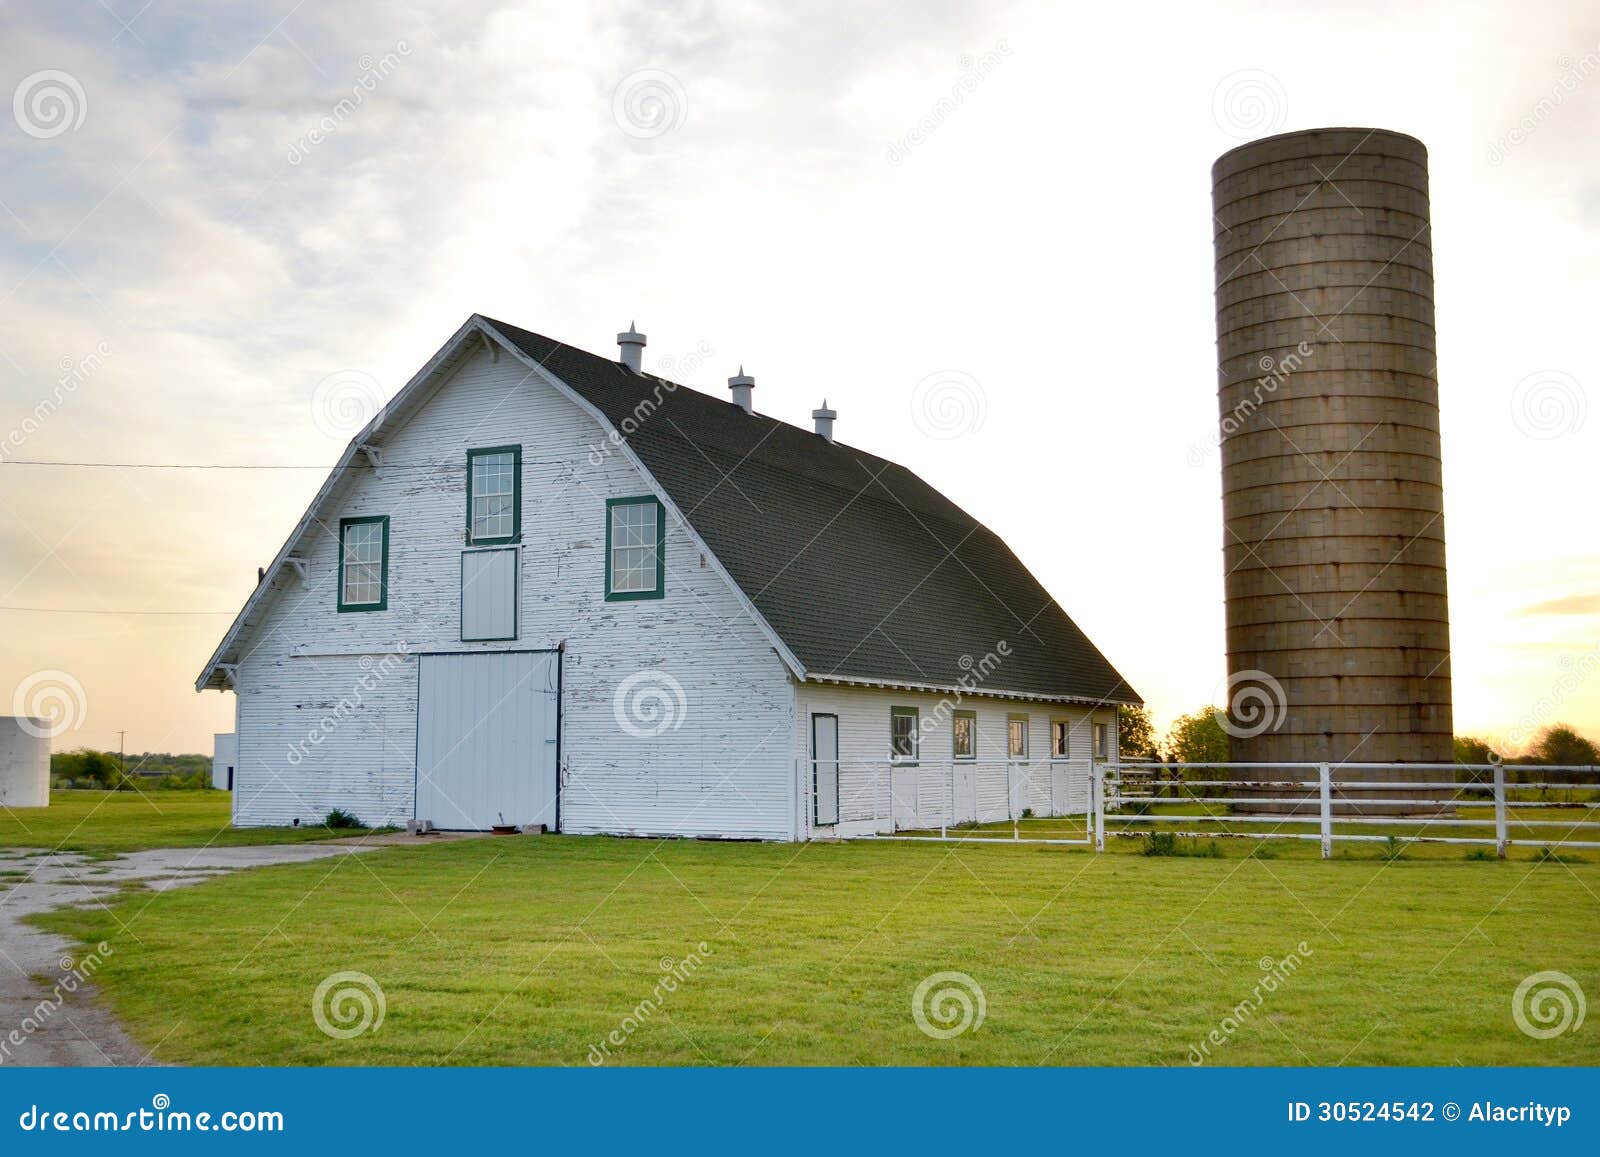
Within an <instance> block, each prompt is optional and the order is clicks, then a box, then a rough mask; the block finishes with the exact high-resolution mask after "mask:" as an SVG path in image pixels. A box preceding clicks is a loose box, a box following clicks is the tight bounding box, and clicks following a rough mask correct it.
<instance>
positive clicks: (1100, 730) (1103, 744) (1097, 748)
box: [1094, 723, 1111, 759]
mask: <svg viewBox="0 0 1600 1157" xmlns="http://www.w3.org/2000/svg"><path fill="white" fill-rule="evenodd" d="M1110 731H1111V729H1110V728H1109V727H1107V726H1106V725H1105V724H1104V723H1096V724H1095V725H1094V757H1095V758H1096V759H1110V758H1111V745H1110V744H1109V743H1108V742H1107V740H1108V738H1109V736H1110Z"/></svg>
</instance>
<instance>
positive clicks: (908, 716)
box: [889, 707, 1110, 763]
mask: <svg viewBox="0 0 1600 1157" xmlns="http://www.w3.org/2000/svg"><path fill="white" fill-rule="evenodd" d="M1091 734H1092V735H1093V746H1094V758H1095V759H1106V758H1108V754H1107V753H1108V751H1109V738H1110V729H1109V727H1108V726H1107V725H1106V724H1104V723H1096V724H1095V725H1094V727H1093V730H1092V732H1091ZM921 739H922V721H921V712H920V711H919V710H918V709H917V708H915V707H891V708H889V757H890V758H891V759H892V760H894V761H895V762H897V763H915V762H916V761H917V759H918V758H919V757H920V755H921ZM1071 755H1072V723H1071V721H1069V720H1066V719H1052V720H1051V721H1050V758H1051V759H1070V758H1071ZM950 757H951V758H952V759H977V758H978V714H977V712H975V711H957V712H954V713H953V714H952V715H951V716H950ZM1006 758H1008V759H1019V760H1021V759H1027V758H1028V717H1027V716H1026V715H1008V716H1006Z"/></svg>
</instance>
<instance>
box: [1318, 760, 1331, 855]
mask: <svg viewBox="0 0 1600 1157" xmlns="http://www.w3.org/2000/svg"><path fill="white" fill-rule="evenodd" d="M1317 779H1318V781H1319V782H1318V787H1319V788H1320V793H1319V794H1320V795H1321V804H1322V858H1323V859H1324V860H1328V859H1332V858H1333V775H1332V773H1331V772H1329V770H1328V765H1327V764H1326V763H1324V764H1322V765H1321V766H1320V767H1318V768H1317Z"/></svg>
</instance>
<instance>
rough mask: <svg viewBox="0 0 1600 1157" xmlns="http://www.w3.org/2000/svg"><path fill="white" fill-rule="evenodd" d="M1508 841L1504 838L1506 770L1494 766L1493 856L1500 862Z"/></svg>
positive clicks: (1504, 856)
mask: <svg viewBox="0 0 1600 1157" xmlns="http://www.w3.org/2000/svg"><path fill="white" fill-rule="evenodd" d="M1509 843H1510V841H1509V840H1508V839H1507V838H1506V769H1505V768H1503V767H1500V766H1498V765H1496V767H1495V769H1494V845H1495V854H1496V855H1497V856H1499V857H1500V858H1501V859H1502V860H1503V859H1505V858H1506V848H1507V846H1508V845H1509Z"/></svg>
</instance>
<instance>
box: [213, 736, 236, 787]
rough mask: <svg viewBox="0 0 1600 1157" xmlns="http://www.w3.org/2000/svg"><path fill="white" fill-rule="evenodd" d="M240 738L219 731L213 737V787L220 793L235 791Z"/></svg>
mask: <svg viewBox="0 0 1600 1157" xmlns="http://www.w3.org/2000/svg"><path fill="white" fill-rule="evenodd" d="M237 739H238V737H237V736H235V735H234V734H233V732H231V731H228V732H222V731H218V732H216V733H215V734H213V735H212V736H211V786H212V787H214V788H217V789H218V790H219V791H232V790H233V771H234V767H235V765H236V764H237V763H238V756H237V754H236V753H237V752H238V750H239V748H238V743H237Z"/></svg>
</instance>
